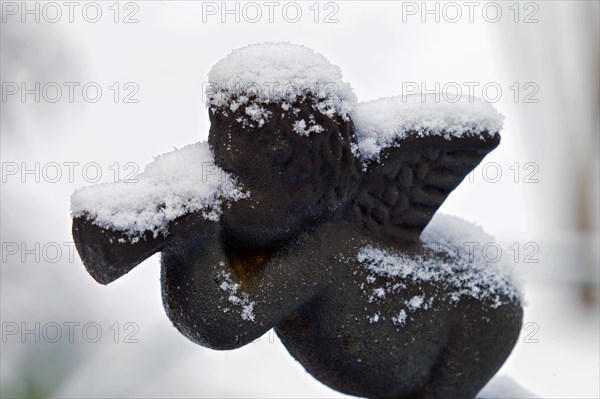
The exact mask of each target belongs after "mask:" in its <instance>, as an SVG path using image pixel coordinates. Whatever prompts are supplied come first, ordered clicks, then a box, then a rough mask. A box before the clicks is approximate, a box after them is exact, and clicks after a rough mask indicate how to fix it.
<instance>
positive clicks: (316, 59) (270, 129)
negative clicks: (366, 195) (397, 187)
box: [207, 43, 359, 247]
mask: <svg viewBox="0 0 600 399" xmlns="http://www.w3.org/2000/svg"><path fill="white" fill-rule="evenodd" d="M290 59H292V60H296V61H297V62H291V63H290ZM340 78H341V73H340V71H339V68H337V67H336V66H334V65H331V64H330V63H329V62H328V61H327V60H326V59H325V58H324V57H323V56H321V55H320V54H315V53H314V52H312V51H311V50H309V49H307V48H305V47H303V46H299V45H292V44H289V43H280V44H265V45H254V46H248V47H245V48H242V49H239V50H236V51H234V52H233V53H231V54H230V55H229V56H228V57H227V58H225V59H223V60H221V61H220V62H218V63H217V64H216V65H215V66H214V67H213V69H212V70H211V72H210V74H209V79H210V84H211V86H210V87H209V91H208V93H207V94H208V101H209V114H210V121H211V128H210V134H209V144H210V147H211V149H212V151H213V153H214V157H215V163H216V164H217V165H218V166H219V167H221V168H222V169H223V170H224V171H225V172H228V173H230V174H232V175H234V176H236V177H237V179H238V182H239V183H240V185H241V186H243V188H244V190H246V191H248V192H249V193H250V198H249V199H247V200H241V201H238V202H236V203H233V204H231V207H230V208H229V209H226V210H225V212H224V214H223V218H222V221H223V224H224V227H225V231H226V234H229V235H230V238H232V239H233V240H234V241H235V242H236V243H237V244H239V245H247V246H252V247H256V246H257V245H258V246H270V245H276V244H277V243H279V242H283V241H286V240H288V239H289V238H291V237H293V236H294V235H296V234H297V233H299V232H300V231H301V229H306V228H307V226H311V225H314V224H315V223H319V222H323V221H325V220H327V219H328V218H331V217H332V216H333V215H335V214H336V212H337V211H338V210H339V209H340V208H341V207H342V206H343V205H344V204H345V202H346V201H347V199H348V196H349V195H351V194H352V192H353V190H355V186H356V181H357V179H358V177H357V176H358V170H359V168H358V164H357V160H356V159H355V157H354V154H353V153H352V147H353V143H354V125H353V123H352V121H351V120H350V118H349V116H348V112H349V110H350V109H351V107H352V106H353V103H354V101H355V100H354V94H353V93H352V91H351V89H350V87H349V86H348V85H347V84H345V83H343V82H342V81H341V79H340Z"/></svg>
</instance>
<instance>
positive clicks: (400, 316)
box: [392, 309, 408, 326]
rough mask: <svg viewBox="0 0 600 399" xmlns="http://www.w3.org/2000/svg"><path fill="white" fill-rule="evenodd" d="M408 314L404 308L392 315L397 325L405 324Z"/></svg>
mask: <svg viewBox="0 0 600 399" xmlns="http://www.w3.org/2000/svg"><path fill="white" fill-rule="evenodd" d="M407 317H408V316H407V315H406V311H405V310H404V309H402V310H401V311H400V312H399V313H398V315H396V316H394V317H392V322H393V323H394V324H395V325H397V326H403V325H404V324H406V318H407Z"/></svg>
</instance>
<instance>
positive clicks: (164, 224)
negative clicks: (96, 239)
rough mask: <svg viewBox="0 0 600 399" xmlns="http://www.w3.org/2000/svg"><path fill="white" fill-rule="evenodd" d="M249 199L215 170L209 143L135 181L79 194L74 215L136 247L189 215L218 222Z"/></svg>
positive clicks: (179, 153) (170, 157)
mask: <svg viewBox="0 0 600 399" xmlns="http://www.w3.org/2000/svg"><path fill="white" fill-rule="evenodd" d="M247 196H248V194H247V193H243V192H242V191H241V190H240V189H239V188H238V187H237V185H236V182H235V179H234V178H233V177H232V176H230V175H229V174H227V173H225V172H224V171H223V170H222V169H220V168H219V167H217V166H216V165H215V163H214V158H213V155H212V153H211V151H210V149H209V147H208V143H206V142H201V143H196V144H191V145H188V146H185V147H183V148H181V149H178V150H175V151H171V152H168V153H166V154H163V155H159V156H158V157H156V158H155V159H154V161H153V162H152V163H150V164H148V165H147V166H146V168H145V169H144V172H142V173H140V174H139V175H137V177H136V180H133V181H123V180H121V181H119V182H117V183H103V184H98V185H95V186H90V187H83V188H80V189H78V190H76V191H75V192H74V193H73V195H72V196H71V216H72V217H86V218H87V219H89V220H91V221H92V222H93V223H94V224H96V225H98V226H100V227H102V228H106V229H112V230H116V231H120V232H123V233H125V234H127V235H128V236H129V239H130V241H131V242H136V241H138V240H139V238H140V237H141V236H142V235H143V234H144V232H146V231H151V232H152V233H153V234H154V237H156V236H158V234H160V233H162V234H164V235H167V234H168V225H169V222H170V221H172V220H174V219H175V218H177V217H179V216H182V215H184V214H186V213H192V212H200V213H201V214H202V216H203V217H204V218H205V219H207V220H212V221H217V220H218V219H219V218H220V216H221V212H222V208H221V207H222V205H223V203H224V202H225V201H236V200H238V199H241V198H245V197H247ZM119 242H120V241H119Z"/></svg>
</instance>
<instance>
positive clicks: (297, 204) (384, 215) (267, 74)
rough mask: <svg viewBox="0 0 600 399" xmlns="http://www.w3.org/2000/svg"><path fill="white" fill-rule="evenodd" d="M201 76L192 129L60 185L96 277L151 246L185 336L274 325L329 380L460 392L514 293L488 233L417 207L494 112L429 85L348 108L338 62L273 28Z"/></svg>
mask: <svg viewBox="0 0 600 399" xmlns="http://www.w3.org/2000/svg"><path fill="white" fill-rule="evenodd" d="M209 80H210V87H209V88H208V90H207V91H208V93H207V95H208V105H209V115H210V121H211V128H210V133H209V138H208V144H207V143H199V144H195V145H192V146H188V147H185V148H183V149H181V150H177V151H175V152H173V153H170V154H166V155H164V156H162V157H160V158H158V159H157V160H156V161H155V162H154V163H153V164H151V165H149V166H148V167H147V168H146V170H145V172H144V174H142V175H141V176H140V180H139V182H138V183H137V184H135V183H130V184H129V185H125V184H124V183H117V184H112V185H105V186H99V187H98V186H96V187H91V188H85V189H82V190H79V191H78V192H76V193H75V194H74V197H73V205H72V207H73V216H74V219H73V236H74V238H75V243H76V245H77V249H78V251H79V254H80V256H81V258H82V260H83V262H84V265H85V266H86V268H87V270H88V271H89V273H90V274H91V275H92V276H93V277H94V278H95V279H96V280H97V281H98V282H100V283H102V284H107V283H110V282H111V281H113V280H115V279H117V278H119V277H121V276H122V275H124V274H126V273H127V272H129V271H130V270H131V269H132V268H134V267H135V266H137V265H138V264H139V263H141V262H142V261H143V260H144V259H146V258H147V257H149V256H150V255H152V254H154V253H156V252H161V267H162V277H161V284H162V296H163V302H164V306H165V310H166V312H167V315H168V316H169V318H170V319H171V321H172V322H173V324H174V325H175V327H176V328H177V329H178V330H179V331H180V332H181V333H182V334H184V335H185V336H186V337H188V338H189V339H190V340H192V341H193V342H196V343H198V344H200V345H202V346H205V347H209V348H213V349H220V350H226V349H235V348H239V347H241V346H244V345H246V344H248V343H250V342H252V341H254V340H256V339H257V338H258V337H260V336H261V335H263V334H264V333H265V332H267V331H268V330H270V329H271V328H274V329H275V331H276V332H277V334H278V336H279V337H280V338H281V341H282V342H283V344H284V345H285V346H286V348H287V349H288V351H289V352H290V354H291V355H292V356H294V357H295V358H296V359H297V360H298V361H299V362H300V363H301V364H302V365H303V366H304V367H305V369H306V370H307V371H308V372H309V373H311V374H312V375H313V376H314V377H315V378H317V379H318V380H320V381H321V382H323V383H324V384H326V385H328V386H330V387H332V388H334V389H336V390H339V391H341V392H344V393H347V394H350V395H356V396H364V397H373V398H422V399H424V398H443V399H452V398H456V399H465V398H473V397H475V395H476V394H477V393H478V392H479V390H480V389H481V388H482V387H483V386H484V385H485V384H486V382H487V381H488V380H489V379H490V378H491V377H492V376H493V375H494V374H495V373H496V371H497V370H498V369H499V368H500V366H501V365H502V364H503V363H504V361H505V359H506V358H507V357H508V355H509V354H510V352H511V350H512V348H513V346H514V345H515V343H516V340H517V338H518V335H519V331H520V329H521V324H522V315H523V312H522V305H521V299H520V291H519V287H518V284H517V283H516V282H515V281H516V280H515V278H514V274H513V271H512V267H511V265H510V264H509V262H507V261H506V260H504V259H501V260H500V262H497V263H492V262H489V261H487V260H486V259H484V257H483V256H482V255H479V252H478V251H477V247H476V246H475V245H474V244H480V245H483V244H486V243H488V242H491V241H492V239H491V238H490V237H489V236H487V235H485V234H484V233H483V232H482V231H481V230H480V229H479V228H477V227H473V226H471V225H469V224H468V223H465V222H462V221H460V220H459V219H456V218H451V217H443V216H441V215H437V216H434V215H435V213H436V211H437V210H438V208H439V207H440V206H441V205H442V203H443V202H444V200H445V199H446V198H447V196H448V195H449V194H450V193H451V192H452V190H454V189H455V188H456V187H457V186H458V185H459V183H460V182H461V181H462V180H463V179H464V177H465V176H466V175H467V174H468V173H469V172H470V171H472V170H473V169H474V168H475V167H476V166H477V165H478V164H479V162H480V161H481V160H482V159H483V158H484V157H485V156H486V154H487V153H489V152H490V151H491V150H493V149H494V148H495V147H496V146H497V145H498V144H499V141H500V137H499V134H498V132H499V130H500V128H501V126H502V119H501V117H500V116H499V114H497V112H496V111H495V110H494V109H493V108H492V107H491V105H489V104H487V103H484V102H482V101H480V100H477V101H474V102H469V101H460V102H458V103H454V104H447V103H441V102H439V101H435V100H436V99H435V98H434V97H433V96H432V95H428V96H425V97H423V98H422V97H421V96H412V97H411V96H407V97H396V98H387V99H382V100H377V101H373V102H367V103H358V104H357V103H356V97H355V96H354V94H353V92H352V89H351V88H350V86H349V85H348V84H347V83H344V82H342V80H341V72H340V70H339V68H338V67H336V66H334V65H332V64H330V63H329V61H327V60H326V59H325V58H324V57H323V56H322V55H320V54H315V53H314V52H313V51H312V50H309V49H307V48H305V47H303V46H299V45H293V44H289V43H275V44H274V43H267V44H261V45H252V46H248V47H245V48H242V49H238V50H235V51H233V52H232V53H231V54H230V55H229V56H228V57H226V58H224V59H223V60H221V61H219V62H218V63H217V64H216V65H215V66H214V67H213V69H212V70H211V72H210V73H209ZM467 242H468V243H470V246H469V247H466V246H465V245H464V244H465V243H467ZM468 248H475V250H474V251H467V249H468Z"/></svg>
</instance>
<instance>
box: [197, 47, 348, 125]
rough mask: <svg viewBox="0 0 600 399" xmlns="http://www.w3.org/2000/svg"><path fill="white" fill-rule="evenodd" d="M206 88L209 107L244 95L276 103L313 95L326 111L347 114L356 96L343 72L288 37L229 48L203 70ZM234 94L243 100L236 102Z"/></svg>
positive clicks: (227, 103)
mask: <svg viewBox="0 0 600 399" xmlns="http://www.w3.org/2000/svg"><path fill="white" fill-rule="evenodd" d="M208 80H209V83H210V85H209V87H207V90H206V93H207V96H208V103H209V106H211V107H219V106H229V107H231V106H233V108H232V109H231V111H232V112H235V110H236V109H237V107H239V106H240V105H242V104H245V103H246V102H248V101H254V102H258V103H266V104H268V103H281V104H282V106H283V109H284V110H286V107H289V105H290V104H293V103H294V102H295V101H296V100H297V99H298V98H300V99H303V98H305V97H312V98H313V99H315V100H317V101H318V102H319V103H321V104H326V106H325V105H323V106H319V107H318V108H319V110H320V111H321V112H323V113H326V114H328V115H330V116H333V114H334V113H335V114H339V115H342V116H347V115H348V113H349V112H350V111H351V109H352V108H353V106H354V104H355V103H356V96H355V94H354V92H353V91H352V88H351V87H350V85H349V84H348V83H345V82H343V81H342V72H341V70H340V68H339V67H338V66H336V65H333V64H332V63H330V62H329V61H328V60H327V59H326V58H325V57H324V56H323V55H322V54H319V53H315V52H314V51H313V50H311V49H309V48H307V47H305V46H302V45H299V44H292V43H289V42H280V43H262V44H251V45H249V46H246V47H242V48H239V49H236V50H233V51H232V52H231V53H230V54H229V55H228V56H227V57H225V58H223V59H222V60H220V61H219V62H217V63H216V64H215V65H214V66H213V67H212V69H211V70H210V72H209V73H208ZM238 100H242V102H241V103H240V102H239V101H238Z"/></svg>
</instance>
